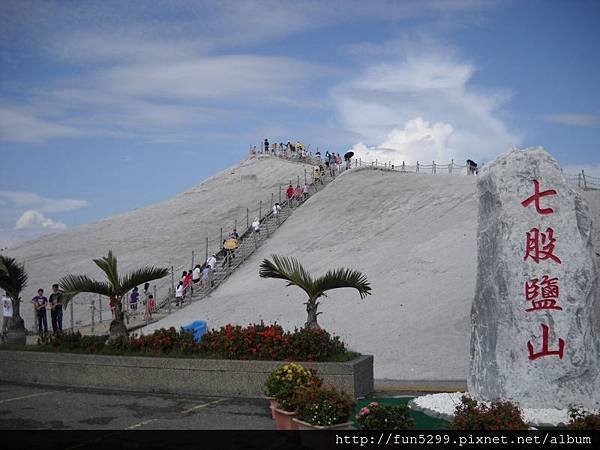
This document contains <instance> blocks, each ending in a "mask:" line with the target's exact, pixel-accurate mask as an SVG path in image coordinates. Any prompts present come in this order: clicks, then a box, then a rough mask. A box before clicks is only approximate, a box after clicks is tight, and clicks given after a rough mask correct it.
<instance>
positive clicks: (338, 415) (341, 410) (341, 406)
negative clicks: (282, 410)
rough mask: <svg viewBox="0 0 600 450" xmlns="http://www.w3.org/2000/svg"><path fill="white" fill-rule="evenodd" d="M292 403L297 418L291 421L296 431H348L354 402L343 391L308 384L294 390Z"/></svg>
mask: <svg viewBox="0 0 600 450" xmlns="http://www.w3.org/2000/svg"><path fill="white" fill-rule="evenodd" d="M294 403H296V405H297V406H298V417H297V418H293V419H292V421H293V422H295V423H296V424H297V427H298V430H349V429H350V428H351V423H350V422H349V421H348V418H349V417H350V414H351V413H352V411H353V409H354V405H355V404H356V402H355V401H354V399H353V398H352V397H351V396H350V395H348V394H347V393H345V392H343V391H339V390H337V389H335V388H333V387H325V386H323V385H322V384H316V383H310V384H306V385H304V386H300V387H298V388H297V389H296V393H295V395H294Z"/></svg>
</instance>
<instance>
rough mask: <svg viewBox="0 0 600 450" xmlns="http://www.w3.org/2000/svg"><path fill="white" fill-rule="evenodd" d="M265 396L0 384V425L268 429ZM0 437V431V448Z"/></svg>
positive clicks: (269, 427)
mask: <svg viewBox="0 0 600 450" xmlns="http://www.w3.org/2000/svg"><path fill="white" fill-rule="evenodd" d="M274 425H275V423H274V421H273V420H272V419H271V412H270V410H269V407H268V404H267V401H266V400H263V399H240V398H224V397H199V396H187V395H186V396H183V395H182V396H178V395H161V394H138V393H132V392H121V391H107V390H96V389H81V388H61V387H47V386H39V385H36V386H33V385H25V384H13V383H5V382H2V384H0V429H57V430H58V429H140V430H146V429H179V430H196V429H254V430H256V429H273V428H274ZM1 442H2V437H1V435H0V447H1V446H2V445H1Z"/></svg>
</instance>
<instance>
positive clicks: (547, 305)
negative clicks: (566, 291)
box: [525, 275, 562, 312]
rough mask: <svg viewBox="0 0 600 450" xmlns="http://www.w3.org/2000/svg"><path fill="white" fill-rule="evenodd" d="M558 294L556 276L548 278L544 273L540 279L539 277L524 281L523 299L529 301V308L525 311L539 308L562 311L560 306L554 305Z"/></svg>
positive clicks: (558, 288)
mask: <svg viewBox="0 0 600 450" xmlns="http://www.w3.org/2000/svg"><path fill="white" fill-rule="evenodd" d="M559 294H560V287H559V285H558V278H550V277H549V276H548V275H544V276H543V277H542V280H541V281H540V280H539V278H532V279H531V280H529V281H526V282H525V301H528V302H531V308H529V309H526V311H527V312H531V311H539V310H541V309H555V310H558V311H562V308H561V307H560V306H557V305H556V303H557V301H558V296H559Z"/></svg>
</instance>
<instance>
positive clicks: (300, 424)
mask: <svg viewBox="0 0 600 450" xmlns="http://www.w3.org/2000/svg"><path fill="white" fill-rule="evenodd" d="M292 421H293V422H295V423H296V427H297V428H296V429H297V430H301V431H302V430H351V429H352V422H344V423H337V424H335V425H328V426H323V425H313V424H311V423H308V422H304V421H302V420H300V419H298V418H293V419H292Z"/></svg>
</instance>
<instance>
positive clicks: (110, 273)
mask: <svg viewBox="0 0 600 450" xmlns="http://www.w3.org/2000/svg"><path fill="white" fill-rule="evenodd" d="M93 261H94V263H95V264H96V265H97V266H98V267H99V268H100V269H101V270H102V272H104V273H105V274H106V278H108V282H109V283H110V284H112V286H113V289H114V290H115V291H117V290H119V271H118V264H117V258H116V257H115V256H113V252H112V250H109V251H108V255H107V256H103V257H102V258H99V259H94V260H93Z"/></svg>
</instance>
